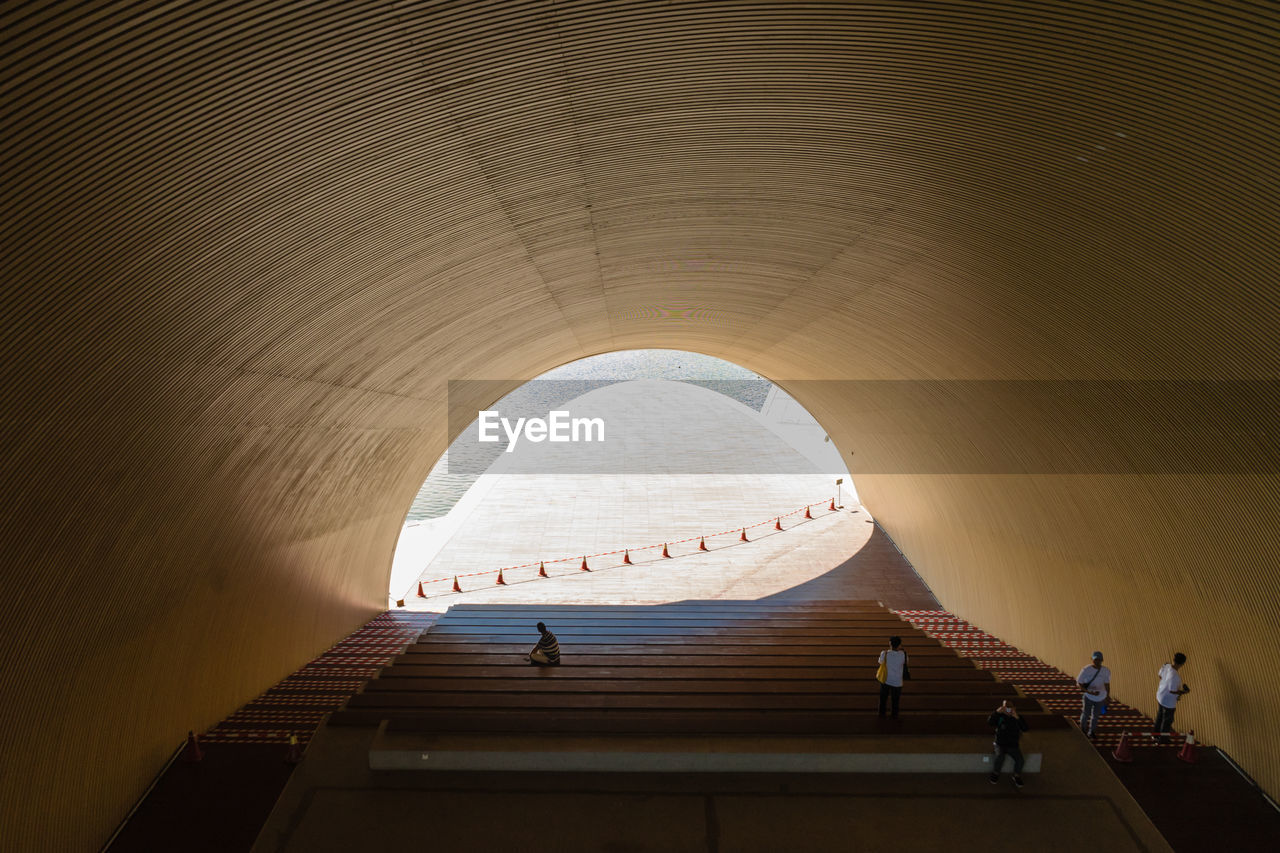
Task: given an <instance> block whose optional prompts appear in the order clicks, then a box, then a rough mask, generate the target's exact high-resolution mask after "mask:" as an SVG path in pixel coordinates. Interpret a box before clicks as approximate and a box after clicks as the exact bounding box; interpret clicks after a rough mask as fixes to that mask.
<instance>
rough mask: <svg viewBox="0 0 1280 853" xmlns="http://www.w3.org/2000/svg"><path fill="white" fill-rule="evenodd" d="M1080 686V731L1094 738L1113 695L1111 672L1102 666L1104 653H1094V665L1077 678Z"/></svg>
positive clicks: (1087, 667)
mask: <svg viewBox="0 0 1280 853" xmlns="http://www.w3.org/2000/svg"><path fill="white" fill-rule="evenodd" d="M1076 684H1078V685H1080V692H1081V694H1082V695H1081V697H1080V731H1082V732H1084V733H1085V736H1086V737H1089V738H1092V737H1093V736H1094V734H1096V733H1097V731H1098V717H1099V716H1101V714H1102V711H1103V709H1104V708H1106V707H1107V697H1108V696H1110V695H1111V670H1110V669H1108V668H1107V667H1105V666H1103V665H1102V652H1094V653H1093V663H1091V664H1089V665H1088V666H1086V667H1085V668H1084V669H1082V670H1080V674H1079V675H1077V676H1076Z"/></svg>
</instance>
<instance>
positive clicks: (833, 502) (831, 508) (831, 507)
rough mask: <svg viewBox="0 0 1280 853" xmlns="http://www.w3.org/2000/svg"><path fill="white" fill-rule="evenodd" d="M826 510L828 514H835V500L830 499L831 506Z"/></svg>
mask: <svg viewBox="0 0 1280 853" xmlns="http://www.w3.org/2000/svg"><path fill="white" fill-rule="evenodd" d="M827 510H828V511H829V512H835V511H836V499H835V498H832V499H831V506H829V507H827Z"/></svg>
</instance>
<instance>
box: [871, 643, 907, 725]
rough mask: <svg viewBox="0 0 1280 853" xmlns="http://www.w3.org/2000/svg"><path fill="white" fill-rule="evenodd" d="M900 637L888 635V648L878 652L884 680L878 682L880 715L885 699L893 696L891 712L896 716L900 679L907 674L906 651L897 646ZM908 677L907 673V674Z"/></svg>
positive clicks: (899, 695) (900, 693) (900, 692)
mask: <svg viewBox="0 0 1280 853" xmlns="http://www.w3.org/2000/svg"><path fill="white" fill-rule="evenodd" d="M901 645H902V638H901V637H890V638H889V646H890V647H889V648H887V649H885V650H884V651H882V652H881V653H880V659H879V661H878V662H879V663H882V664H884V670H885V671H884V680H883V681H881V682H880V716H882V717H883V716H884V706H885V700H886V699H888V698H889V697H893V713H892V714H891V716H894V717H896V716H898V701H899V700H900V699H901V698H902V679H903V676H904V675H906V674H907V671H908V670H907V653H906V652H905V651H903V650H902V649H901V648H899V646H901ZM907 677H908V678H909V677H910V676H909V675H908V676H907Z"/></svg>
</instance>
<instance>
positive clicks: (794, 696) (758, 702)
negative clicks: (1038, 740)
mask: <svg viewBox="0 0 1280 853" xmlns="http://www.w3.org/2000/svg"><path fill="white" fill-rule="evenodd" d="M903 700H904V707H905V708H906V709H907V711H908V712H910V711H911V710H912V709H914V710H917V711H973V712H974V713H977V712H979V711H985V712H986V713H990V712H991V711H992V710H993V709H994V708H995V707H996V706H998V705H999V704H1000V702H1001V701H1007V702H1009V704H1010V705H1013V706H1014V707H1016V708H1017V709H1018V710H1019V711H1023V710H1026V711H1033V710H1039V709H1040V704H1039V703H1038V702H1036V700H1034V699H1025V698H1022V697H1018V696H1012V697H1010V696H1004V697H999V698H997V697H992V696H982V695H932V694H915V695H910V696H908V695H907V694H905V693H904V695H903ZM876 705H877V697H876V696H874V695H870V694H865V695H850V694H830V693H767V694H766V693H715V694H708V693H532V692H529V691H517V692H513V693H488V692H477V693H421V692H407V693H401V692H396V691H385V692H374V693H357V694H356V695H354V696H352V697H351V698H350V699H349V700H348V701H347V707H348V708H390V709H403V708H516V709H533V708H543V709H552V708H557V709H559V708H563V709H582V708H587V709H590V708H607V709H618V708H632V709H644V710H655V711H665V710H685V709H690V710H697V709H705V710H731V709H734V710H736V709H746V710H779V709H789V710H815V711H821V710H845V711H857V712H867V713H875V710H876Z"/></svg>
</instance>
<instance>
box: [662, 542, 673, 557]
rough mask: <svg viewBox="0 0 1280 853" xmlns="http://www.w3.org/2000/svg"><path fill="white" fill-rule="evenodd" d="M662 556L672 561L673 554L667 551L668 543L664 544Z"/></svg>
mask: <svg viewBox="0 0 1280 853" xmlns="http://www.w3.org/2000/svg"><path fill="white" fill-rule="evenodd" d="M662 556H664V557H666V558H667V559H668V560H670V559H671V552H670V551H668V550H667V543H666V542H663V543H662Z"/></svg>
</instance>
